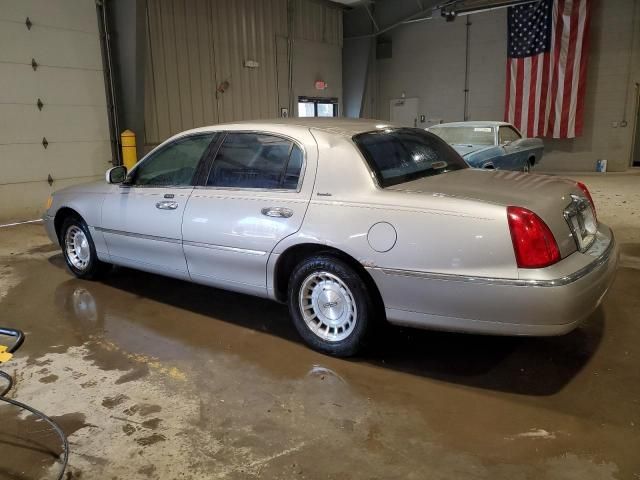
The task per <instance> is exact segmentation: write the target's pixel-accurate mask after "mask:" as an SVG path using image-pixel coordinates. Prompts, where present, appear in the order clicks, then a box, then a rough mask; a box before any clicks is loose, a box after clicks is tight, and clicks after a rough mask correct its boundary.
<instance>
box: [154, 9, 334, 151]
mask: <svg viewBox="0 0 640 480" xmlns="http://www.w3.org/2000/svg"><path fill="white" fill-rule="evenodd" d="M289 14H290V15H291V22H290V23H291V25H292V29H293V33H294V35H293V38H299V39H302V40H310V41H314V42H322V43H328V44H334V45H342V10H341V9H340V8H338V7H335V6H332V5H330V4H328V3H326V2H323V1H318V0H149V1H148V13H147V39H148V42H147V48H146V50H147V53H146V58H147V61H146V66H145V144H146V146H147V148H148V146H151V145H155V144H157V143H159V142H161V141H162V140H164V139H166V138H167V137H169V136H170V135H172V134H175V133H177V132H180V131H182V130H186V129H188V128H193V127H197V126H202V125H210V124H214V123H220V122H229V121H234V120H246V119H256V118H269V117H277V116H279V115H280V108H281V107H289V106H290V105H291V104H292V101H291V98H290V95H291V89H290V85H289V84H288V83H289V78H290V76H289V70H290V65H289V63H290V59H291V53H290V51H289V50H290V49H289V46H288V42H287V38H289V34H288V33H289ZM247 60H253V61H256V62H258V63H259V67H258V68H247V67H245V66H244V62H245V61H247ZM225 82H228V87H227V88H221V86H222V85H224V84H225ZM217 90H218V91H217ZM219 90H224V92H222V91H219Z"/></svg>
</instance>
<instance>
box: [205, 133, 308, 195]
mask: <svg viewBox="0 0 640 480" xmlns="http://www.w3.org/2000/svg"><path fill="white" fill-rule="evenodd" d="M302 158H303V154H302V150H301V149H300V147H298V146H297V145H296V144H295V143H294V142H292V141H291V140H289V139H285V138H281V137H278V136H275V135H265V134H260V133H229V134H228V135H227V137H226V138H225V139H224V142H223V143H222V145H221V147H220V149H219V150H218V154H217V155H216V158H215V160H214V161H213V165H212V167H211V171H210V172H209V177H208V179H207V185H208V186H211V187H229V188H266V189H277V190H282V189H285V190H295V189H297V187H298V182H299V180H300V172H301V170H302Z"/></svg>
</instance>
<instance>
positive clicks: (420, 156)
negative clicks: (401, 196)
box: [353, 128, 467, 187]
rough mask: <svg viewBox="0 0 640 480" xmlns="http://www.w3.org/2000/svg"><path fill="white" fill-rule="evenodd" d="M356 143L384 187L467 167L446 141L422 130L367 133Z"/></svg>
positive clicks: (401, 129)
mask: <svg viewBox="0 0 640 480" xmlns="http://www.w3.org/2000/svg"><path fill="white" fill-rule="evenodd" d="M353 141H354V142H355V143H356V145H357V146H358V148H359V149H360V151H361V152H362V154H363V155H364V157H365V158H366V159H367V162H369V166H370V167H371V168H372V169H373V171H374V172H375V174H376V177H377V178H378V183H380V186H382V187H389V186H391V185H397V184H398V183H403V182H409V181H411V180H416V179H418V178H422V177H430V176H432V175H439V174H441V173H445V172H450V171H453V170H460V169H463V168H467V164H466V163H465V162H464V160H462V157H460V155H458V153H457V152H456V151H455V150H454V149H453V148H451V147H450V146H449V145H447V143H446V142H444V141H442V140H441V139H440V138H438V137H437V136H435V135H433V134H431V133H429V132H426V131H424V130H421V129H419V128H397V129H385V130H380V131H375V132H366V133H361V134H359V135H356V136H354V137H353Z"/></svg>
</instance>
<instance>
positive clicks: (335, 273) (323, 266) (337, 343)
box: [287, 254, 375, 357]
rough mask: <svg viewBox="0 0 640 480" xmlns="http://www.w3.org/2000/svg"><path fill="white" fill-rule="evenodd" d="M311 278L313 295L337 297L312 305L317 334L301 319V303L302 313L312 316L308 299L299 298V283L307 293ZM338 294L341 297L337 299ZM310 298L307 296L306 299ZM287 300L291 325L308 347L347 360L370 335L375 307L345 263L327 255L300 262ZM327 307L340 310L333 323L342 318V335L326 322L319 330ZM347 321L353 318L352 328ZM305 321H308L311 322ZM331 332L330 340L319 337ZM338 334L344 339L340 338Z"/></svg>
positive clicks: (361, 281) (357, 277)
mask: <svg viewBox="0 0 640 480" xmlns="http://www.w3.org/2000/svg"><path fill="white" fill-rule="evenodd" d="M311 277H315V279H316V280H318V282H317V284H316V285H317V288H316V287H314V289H313V292H314V293H318V292H319V293H318V295H322V296H323V297H324V296H326V295H330V294H332V293H334V292H335V291H338V293H334V294H335V295H337V296H336V297H334V299H335V300H336V301H335V302H334V301H329V302H326V303H324V304H322V305H320V303H321V300H318V302H317V303H316V305H317V308H318V311H319V312H322V313H319V314H317V315H316V321H317V324H316V325H315V327H314V328H315V329H316V331H317V332H318V333H316V332H314V330H312V327H311V326H310V325H309V324H308V323H307V320H305V314H303V306H302V305H303V304H304V302H308V303H306V304H305V305H306V306H307V308H304V310H305V311H306V312H309V310H311V313H312V314H314V313H315V308H314V307H313V306H312V305H313V302H312V300H305V299H303V298H302V297H301V290H302V289H303V288H305V287H303V284H304V285H305V286H306V287H307V288H306V290H307V291H310V290H309V287H308V286H309V285H310V284H312V283H309V282H313V280H309V279H310V278H311ZM322 279H323V280H322ZM325 284H326V285H327V286H328V287H329V288H325V287H324V286H323V285H325ZM342 287H346V288H342ZM333 288H336V290H333ZM325 292H327V293H325ZM340 292H342V293H343V294H344V296H342V297H340ZM312 296H313V295H309V298H311V297H312ZM287 297H288V303H289V313H290V314H291V318H292V319H293V323H294V325H295V327H296V329H297V330H298V333H299V334H300V336H301V337H302V338H303V339H304V341H305V342H306V343H307V344H308V345H309V346H310V347H311V348H313V349H314V350H318V351H319V352H322V353H326V354H328V355H333V356H336V357H349V356H352V355H356V354H357V353H358V352H361V351H362V350H363V348H364V347H365V345H366V343H367V341H368V340H369V337H370V334H371V330H372V327H373V323H374V315H375V308H374V303H373V301H372V298H371V295H370V294H369V292H368V291H367V286H366V284H365V282H364V281H363V279H362V278H361V277H360V275H359V274H358V272H357V271H355V270H354V269H353V268H352V267H351V266H349V265H348V264H347V263H346V262H344V261H343V260H340V259H339V258H337V257H335V256H333V255H329V254H318V255H315V256H313V257H309V258H307V259H305V260H303V261H302V262H300V263H299V264H298V265H297V266H296V267H295V269H294V270H293V272H292V275H291V281H290V282H289V291H288V295H287ZM317 298H318V299H319V298H320V297H317ZM326 298H328V297H326ZM334 304H335V305H334ZM327 306H328V307H327ZM327 308H328V309H329V310H331V309H332V308H334V309H336V310H339V311H340V313H339V318H338V319H337V321H343V320H340V319H346V320H344V323H343V324H342V325H343V326H342V329H343V330H342V332H340V328H341V327H339V326H338V327H336V326H329V323H327V328H326V329H324V330H323V328H322V325H323V322H322V320H321V317H320V315H322V318H325V319H326V318H328V317H325V316H324V313H326V312H327V311H329V310H326V309H327ZM354 313H355V315H354ZM336 315H338V314H336ZM349 318H355V320H353V322H354V324H353V325H352V326H349V325H350V323H349V322H350V320H349ZM309 321H310V322H312V320H309ZM331 332H334V333H335V338H334V339H331V340H329V339H327V338H323V336H331ZM342 335H346V336H345V337H344V338H340V336H342Z"/></svg>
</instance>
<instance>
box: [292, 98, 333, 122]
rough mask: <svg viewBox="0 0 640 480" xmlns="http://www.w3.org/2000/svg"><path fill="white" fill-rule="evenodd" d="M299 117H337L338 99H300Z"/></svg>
mask: <svg viewBox="0 0 640 480" xmlns="http://www.w3.org/2000/svg"><path fill="white" fill-rule="evenodd" d="M298 116H299V117H337V116H338V99H337V98H322V97H298Z"/></svg>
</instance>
